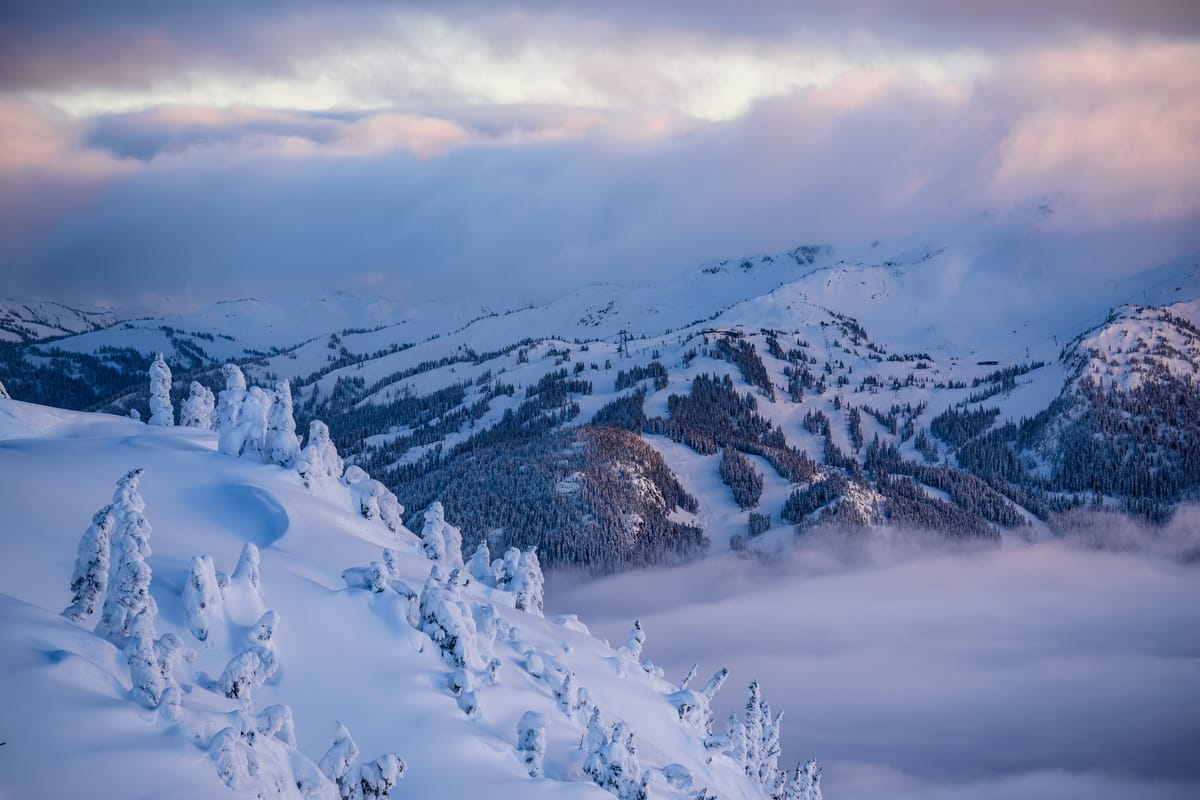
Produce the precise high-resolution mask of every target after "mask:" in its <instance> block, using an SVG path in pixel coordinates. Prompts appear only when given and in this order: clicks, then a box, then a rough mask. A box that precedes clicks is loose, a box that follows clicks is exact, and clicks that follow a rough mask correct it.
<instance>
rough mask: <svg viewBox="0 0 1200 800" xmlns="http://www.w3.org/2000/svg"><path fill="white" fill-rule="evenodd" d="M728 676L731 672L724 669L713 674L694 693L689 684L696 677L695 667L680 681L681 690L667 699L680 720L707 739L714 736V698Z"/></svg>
mask: <svg viewBox="0 0 1200 800" xmlns="http://www.w3.org/2000/svg"><path fill="white" fill-rule="evenodd" d="M728 675H729V670H727V669H725V668H724V667H722V668H721V669H719V670H717V671H716V672H714V673H713V676H712V677H711V678H709V679H708V682H707V683H705V684H704V687H703V688H702V689H700V690H699V691H694V690H692V689H689V688H688V684H690V683H691V682H692V679H693V678H694V677H695V676H696V667H695V666H693V667H692V668H691V670H690V671H689V672H688V674H687V676H686V677H685V678H684V679H683V680H682V681H680V683H679V688H678V689H677V690H676V691H674V692H672V693H671V694H670V695H668V698H667V699H668V700H669V701H670V703H671V705H673V706H675V710H676V711H677V712H678V713H679V719H680V720H682V721H683V722H686V723H687V724H688V725H690V726H691V727H692V728H693V729H694V730H695V731H696V732H697V733H699V734H701V735H703V736H705V737H711V736H712V700H713V697H714V696H715V695H716V693H717V690H718V689H720V688H721V685H722V684H723V683H725V678H726V677H727V676H728ZM714 744H715V743H714Z"/></svg>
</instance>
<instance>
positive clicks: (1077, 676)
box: [547, 543, 1200, 800]
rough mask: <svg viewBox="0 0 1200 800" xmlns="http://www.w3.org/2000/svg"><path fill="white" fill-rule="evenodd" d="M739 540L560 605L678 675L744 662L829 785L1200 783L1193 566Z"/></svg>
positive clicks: (790, 738) (895, 794)
mask: <svg viewBox="0 0 1200 800" xmlns="http://www.w3.org/2000/svg"><path fill="white" fill-rule="evenodd" d="M834 563H836V562H835V561H834V560H831V559H829V558H826V557H818V556H817V554H815V553H813V552H811V551H810V552H807V553H806V552H804V551H798V552H797V553H796V554H794V555H793V556H792V557H791V558H784V559H781V560H779V561H776V562H775V563H772V564H760V563H756V562H751V561H744V560H738V559H735V558H732V557H729V558H724V557H721V558H715V559H709V560H706V561H703V562H700V563H698V564H694V565H689V566H686V567H682V568H677V569H667V570H651V571H641V572H636V573H629V574H626V575H621V576H615V577H611V578H605V579H601V580H597V581H594V582H592V583H584V584H582V585H581V584H580V583H579V582H578V581H561V580H560V581H554V580H552V581H551V582H550V584H549V585H548V587H547V598H548V602H549V604H550V607H551V610H552V611H554V612H567V611H570V612H578V613H579V614H580V617H581V619H583V621H584V622H586V623H587V624H589V625H590V626H591V627H592V629H593V630H594V631H596V632H598V633H600V634H602V635H604V636H606V637H608V638H609V639H610V641H621V640H623V637H624V634H625V632H626V631H627V630H628V626H629V625H630V624H631V623H632V620H633V619H635V618H638V619H640V620H641V623H642V626H643V628H644V629H645V630H646V634H647V641H646V648H645V651H644V654H645V655H646V656H647V657H649V658H651V659H652V660H654V661H655V662H656V663H657V664H658V665H659V666H661V667H663V668H664V669H665V670H666V672H667V677H668V678H674V677H676V676H677V675H678V676H682V675H683V674H684V673H685V672H686V671H687V669H688V668H689V667H690V666H691V664H693V663H697V662H698V663H699V665H700V668H701V672H702V673H704V674H707V673H708V672H711V671H712V670H715V669H717V668H718V667H720V666H727V667H729V669H730V671H731V676H730V681H729V682H728V683H727V684H726V687H725V688H724V689H723V690H722V692H721V694H720V695H718V698H717V699H718V708H717V717H716V718H717V720H718V725H717V727H718V730H721V729H723V721H724V719H725V716H726V715H727V714H728V713H729V712H730V711H740V706H741V703H742V701H743V695H742V690H743V687H744V686H745V685H746V684H747V683H749V681H750V680H751V679H758V680H759V681H760V683H761V684H762V685H763V689H764V695H765V697H766V699H767V700H768V701H769V702H771V704H772V706H773V708H774V709H775V710H779V709H784V710H785V711H786V715H785V721H784V742H783V755H784V758H783V762H785V763H786V764H787V765H791V764H794V763H795V762H796V761H797V760H803V759H806V758H809V757H816V758H818V759H820V760H821V761H822V762H823V763H824V766H825V790H826V793H827V795H828V796H830V797H833V796H836V797H839V798H846V799H847V800H863V799H865V798H871V799H872V800H874V798H879V799H880V800H882V799H883V798H890V799H891V800H903V799H905V798H930V797H934V798H951V797H953V798H965V799H967V800H982V799H984V798H986V799H988V800H992V799H993V798H996V799H998V798H1013V799H1014V800H1015V798H1023V799H1026V798H1031V797H1037V798H1058V797H1080V796H1086V797H1091V796H1101V797H1110V798H1129V799H1130V800H1132V798H1145V797H1159V798H1183V797H1190V796H1194V794H1195V792H1196V790H1197V789H1198V788H1200V766H1198V765H1197V763H1196V762H1195V759H1194V758H1193V757H1192V754H1191V751H1190V747H1189V743H1190V742H1193V741H1195V739H1196V736H1197V734H1200V716H1197V715H1196V713H1195V710H1196V708H1197V707H1198V704H1200V684H1197V683H1196V681H1195V680H1194V675H1195V673H1196V669H1197V667H1198V666H1200V637H1198V636H1197V626H1196V624H1195V621H1194V619H1193V618H1192V614H1191V609H1192V608H1195V607H1196V604H1197V602H1200V584H1198V583H1197V581H1196V572H1195V570H1196V567H1195V566H1191V567H1187V566H1181V565H1179V564H1177V563H1175V562H1173V561H1165V560H1160V559H1158V558H1154V557H1148V556H1143V555H1133V554H1128V553H1125V554H1116V553H1111V552H1096V551H1087V550H1078V549H1074V548H1071V547H1067V546H1064V545H1062V544H1060V543H1045V544H1039V545H1035V546H1032V547H1029V546H1024V545H1015V546H1005V547H1002V548H1000V549H998V550H994V549H993V550H984V551H977V552H964V551H958V550H955V551H947V552H944V553H942V552H938V551H937V550H929V549H925V551H924V553H923V554H921V553H915V552H913V551H904V552H901V553H900V555H899V557H897V550H896V548H895V547H894V546H893V545H887V546H885V547H884V548H883V549H882V550H876V551H875V552H873V553H872V555H871V557H869V558H866V559H865V560H863V559H859V560H857V561H855V562H854V563H853V564H852V565H850V566H845V565H843V566H842V567H840V568H831V564H834Z"/></svg>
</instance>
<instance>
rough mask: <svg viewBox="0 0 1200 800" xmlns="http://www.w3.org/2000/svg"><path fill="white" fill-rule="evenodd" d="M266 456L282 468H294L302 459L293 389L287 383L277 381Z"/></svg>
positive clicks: (268, 419)
mask: <svg viewBox="0 0 1200 800" xmlns="http://www.w3.org/2000/svg"><path fill="white" fill-rule="evenodd" d="M264 455H265V456H266V458H267V461H269V462H272V463H275V464H278V465H279V466H281V467H291V466H294V465H295V463H296V459H297V458H299V457H300V440H299V439H297V438H296V418H295V416H294V415H293V412H292V387H291V384H289V383H288V382H287V381H277V382H276V383H275V391H274V392H273V393H272V395H271V407H270V410H269V411H268V414H267V438H266V445H265V450H264Z"/></svg>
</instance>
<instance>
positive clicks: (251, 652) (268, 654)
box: [217, 646, 279, 708]
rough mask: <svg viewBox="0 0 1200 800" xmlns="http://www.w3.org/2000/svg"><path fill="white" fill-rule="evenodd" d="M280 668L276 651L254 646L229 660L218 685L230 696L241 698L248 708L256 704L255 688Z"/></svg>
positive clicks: (218, 680)
mask: <svg viewBox="0 0 1200 800" xmlns="http://www.w3.org/2000/svg"><path fill="white" fill-rule="evenodd" d="M278 668H279V662H278V661H277V660H276V658H275V653H273V652H272V651H271V650H270V649H268V648H266V647H260V646H254V647H250V648H247V649H246V650H243V651H242V652H240V653H238V654H237V655H236V656H234V657H233V658H231V659H230V660H229V663H228V664H226V665H225V669H224V671H222V672H221V677H220V678H218V679H217V686H218V687H219V688H220V689H221V692H222V693H223V694H224V695H225V696H226V697H229V698H232V699H235V700H240V701H241V702H242V704H243V705H244V706H245V707H246V708H252V707H253V706H254V690H255V689H257V688H258V687H259V686H262V685H263V684H264V683H266V682H267V680H269V679H270V678H271V676H273V675H274V674H275V672H276V670H277V669H278Z"/></svg>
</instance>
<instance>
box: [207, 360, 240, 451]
mask: <svg viewBox="0 0 1200 800" xmlns="http://www.w3.org/2000/svg"><path fill="white" fill-rule="evenodd" d="M221 374H222V375H224V376H225V388H224V389H222V390H221V393H220V394H219V395H218V396H217V407H216V410H215V411H214V412H213V421H212V422H213V427H214V428H216V430H217V433H218V434H220V439H219V441H218V444H217V449H218V450H220V451H221V452H222V453H224V454H225V455H233V456H236V455H238V454H239V453H241V451H242V443H241V439H240V431H239V428H238V420H239V418H240V417H241V415H242V404H243V403H245V401H246V376H245V375H243V374H242V370H241V368H240V367H238V366H237V365H236V364H226V365H225V366H223V367H221Z"/></svg>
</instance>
